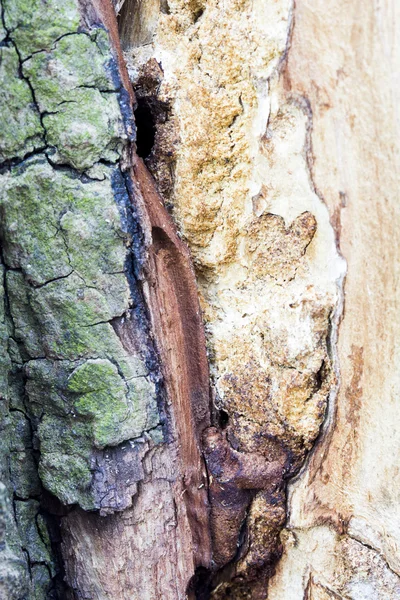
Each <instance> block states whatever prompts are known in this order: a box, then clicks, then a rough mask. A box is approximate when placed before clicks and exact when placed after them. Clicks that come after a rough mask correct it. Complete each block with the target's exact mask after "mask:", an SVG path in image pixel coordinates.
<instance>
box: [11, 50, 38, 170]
mask: <svg viewBox="0 0 400 600" xmlns="http://www.w3.org/2000/svg"><path fill="white" fill-rule="evenodd" d="M18 69H19V59H18V55H17V52H16V50H15V48H13V47H12V46H11V47H7V46H3V47H0V84H1V94H0V115H2V119H1V135H0V161H1V162H3V161H5V160H9V159H11V158H22V157H23V156H25V155H26V154H27V153H28V152H32V151H33V150H35V149H37V148H40V147H43V146H44V138H43V135H44V130H43V128H42V126H41V123H40V117H39V113H38V111H37V109H36V107H35V105H34V102H33V97H32V93H31V90H30V88H29V85H28V83H27V82H26V81H25V80H24V79H21V78H20V77H19V73H18Z"/></svg>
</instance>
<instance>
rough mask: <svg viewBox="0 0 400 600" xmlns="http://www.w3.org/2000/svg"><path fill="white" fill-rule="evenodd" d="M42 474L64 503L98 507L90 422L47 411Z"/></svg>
mask: <svg viewBox="0 0 400 600" xmlns="http://www.w3.org/2000/svg"><path fill="white" fill-rule="evenodd" d="M38 437H39V440H40V454H41V456H40V463H39V476H40V479H41V480H42V483H43V485H44V486H45V487H46V488H47V489H48V490H50V491H51V492H52V493H53V494H54V495H56V496H57V497H58V498H59V499H60V500H61V502H63V503H64V504H76V503H79V504H80V505H81V506H82V507H83V508H84V509H87V510H91V509H94V508H96V507H95V504H94V502H93V500H92V496H91V491H90V484H91V481H92V473H91V470H90V456H91V453H92V443H91V428H90V424H88V423H82V422H79V421H78V420H77V419H74V417H73V415H71V418H69V419H68V418H66V419H60V417H58V416H53V415H45V416H44V418H43V419H42V421H41V423H40V425H39V427H38Z"/></svg>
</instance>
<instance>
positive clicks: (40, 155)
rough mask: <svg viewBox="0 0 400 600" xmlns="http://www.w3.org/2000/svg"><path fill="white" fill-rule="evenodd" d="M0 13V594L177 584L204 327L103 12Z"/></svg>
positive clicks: (195, 483)
mask: <svg viewBox="0 0 400 600" xmlns="http://www.w3.org/2000/svg"><path fill="white" fill-rule="evenodd" d="M2 24H3V27H2V45H1V53H2V57H1V69H2V81H3V82H4V86H5V94H4V96H3V97H2V101H4V103H5V104H7V105H8V110H9V111H10V118H9V120H8V121H7V123H5V131H4V132H3V136H2V141H1V149H0V151H1V159H2V189H1V199H0V209H1V216H2V219H1V243H2V251H3V254H2V257H3V264H4V316H3V319H2V324H3V329H2V338H3V339H4V348H5V349H8V351H7V352H6V353H5V355H4V359H3V360H2V363H1V364H2V368H3V371H4V373H3V375H4V378H3V381H4V382H6V381H7V377H8V375H9V381H10V385H9V387H8V389H7V388H6V386H5V384H4V389H2V395H3V397H4V400H5V402H4V404H2V411H3V412H4V414H3V412H2V429H3V430H4V431H5V432H6V435H3V436H2V442H3V445H2V453H3V454H4V461H2V466H3V465H7V464H9V474H8V473H7V472H6V471H5V472H4V473H3V472H2V480H3V481H4V482H5V483H6V485H8V487H9V496H11V497H12V498H13V502H14V507H13V513H14V514H13V515H12V511H11V508H10V507H9V506H8V505H7V502H8V501H7V494H5V492H3V488H2V496H1V499H2V514H3V512H4V515H5V516H4V529H5V532H6V538H7V542H6V544H5V545H3V546H2V555H3V556H2V568H4V576H3V577H2V579H1V586H2V587H1V594H2V597H4V598H7V600H11V599H14V598H15V599H20V598H22V597H24V598H26V597H29V598H37V599H38V600H39V599H42V598H45V597H46V598H48V597H64V596H65V595H67V596H68V597H69V596H70V595H72V597H75V598H128V597H129V598H130V597H132V594H133V595H134V597H137V598H143V597H148V598H151V597H165V598H171V599H172V598H184V597H185V592H186V587H187V584H188V581H189V579H190V577H191V575H192V574H193V573H194V571H195V569H196V568H197V567H198V566H202V565H204V566H208V565H209V562H210V542H209V541H208V539H209V531H208V521H207V493H206V485H205V483H206V480H205V468H204V466H203V463H202V459H201V457H200V453H199V442H200V436H201V432H202V430H203V429H204V428H205V427H206V426H208V425H209V420H208V415H209V381H208V367H207V359H206V353H205V342H204V333H203V329H202V323H201V318H200V310H199V305H198V299H197V291H196V285H195V279H194V275H193V272H192V269H191V266H190V261H189V255H188V251H187V249H186V247H185V245H184V244H183V243H182V242H181V241H180V239H179V238H178V237H177V235H176V233H175V229H174V226H173V223H172V220H171V218H170V217H169V215H168V214H167V213H166V211H165V209H164V208H163V205H162V202H161V201H160V198H159V196H158V195H157V192H156V190H155V187H154V184H153V182H152V180H151V178H150V177H149V176H148V174H147V172H146V169H145V168H144V166H143V165H142V164H141V161H140V159H138V158H137V157H135V155H134V153H133V146H132V144H133V142H134V140H135V125H134V120H133V103H134V96H133V94H132V92H131V88H130V84H129V80H128V78H127V76H126V71H124V67H123V63H122V61H121V55H120V53H119V51H118V48H119V46H118V38H117V30H116V21H115V15H114V14H113V12H112V7H111V5H108V4H107V3H103V2H102V3H98V4H97V3H95V2H94V3H89V2H85V3H82V4H81V5H80V6H78V4H77V2H75V1H74V0H69V1H67V2H64V3H63V4H62V6H58V5H57V4H56V3H50V4H49V3H44V2H41V1H37V2H34V3H26V2H23V1H22V0H21V1H18V2H11V1H7V0H5V1H4V2H3V3H2ZM3 108H4V107H3ZM2 112H3V114H4V111H2ZM159 281H160V282H161V285H160V284H159ZM176 373H179V379H178V378H177V377H176ZM192 404H193V406H194V407H195V411H192V409H191V406H192ZM9 453H11V454H10V456H11V460H10V461H8V459H7V458H6V456H7V455H8V454H9ZM2 458H3V456H2ZM37 473H39V476H40V479H39V478H38V476H37ZM42 486H43V488H42ZM53 521H54V522H53ZM60 531H61V533H62V544H61V550H62V555H63V563H64V568H65V578H66V582H67V585H68V590H66V589H64V588H63V583H62V577H61V576H62V575H63V573H62V570H60V569H61V568H62V567H61V565H60V562H57V560H56V559H57V554H58V553H59V550H60V537H59V535H60ZM3 535H4V533H3V532H2V536H3ZM94 549H95V550H94ZM182 549H185V551H182ZM105 565H107V567H106V566H105ZM139 565H140V568H139Z"/></svg>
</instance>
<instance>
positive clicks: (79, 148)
mask: <svg viewBox="0 0 400 600" xmlns="http://www.w3.org/2000/svg"><path fill="white" fill-rule="evenodd" d="M43 124H44V127H45V128H46V140H47V142H48V144H49V145H50V146H54V147H55V148H56V152H55V154H53V155H52V156H51V158H52V160H53V161H54V162H57V163H62V164H68V165H71V166H72V167H74V168H75V169H78V170H79V171H84V170H85V169H88V168H90V167H91V166H93V165H94V164H95V163H96V162H98V161H99V160H100V159H104V160H107V161H109V162H117V160H118V159H119V157H120V155H121V152H122V148H123V140H124V139H125V138H126V134H125V131H124V126H123V122H122V117H121V113H120V109H119V104H118V99H117V97H116V95H113V94H106V95H104V94H102V93H101V92H99V91H98V90H95V89H83V88H82V89H77V90H75V93H74V100H71V101H69V102H66V103H64V104H62V105H60V106H59V107H58V109H57V111H56V112H55V113H51V114H46V115H45V116H44V117H43Z"/></svg>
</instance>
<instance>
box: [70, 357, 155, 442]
mask: <svg viewBox="0 0 400 600" xmlns="http://www.w3.org/2000/svg"><path fill="white" fill-rule="evenodd" d="M68 389H69V390H70V391H71V392H74V394H76V395H77V396H78V397H77V399H76V401H75V403H74V407H75V409H76V411H77V413H78V414H79V415H83V416H87V417H90V418H91V419H92V427H93V438H94V443H95V445H96V447H97V448H104V447H105V446H115V445H117V444H119V443H121V442H123V441H124V440H126V439H130V438H134V437H138V436H139V435H141V433H142V432H143V430H144V428H145V426H146V420H147V419H146V413H145V412H144V411H143V407H144V406H145V404H146V403H145V402H143V401H142V402H140V398H138V397H137V395H136V397H135V396H134V395H133V394H129V395H128V387H127V384H126V383H125V381H124V380H123V379H122V378H121V376H120V375H119V373H118V370H117V368H116V366H115V365H113V364H112V363H111V362H110V361H108V360H88V361H86V362H85V363H84V364H83V365H80V366H79V367H77V369H75V371H74V372H73V373H72V374H71V376H70V378H69V381H68ZM135 391H136V392H138V391H139V390H135Z"/></svg>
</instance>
